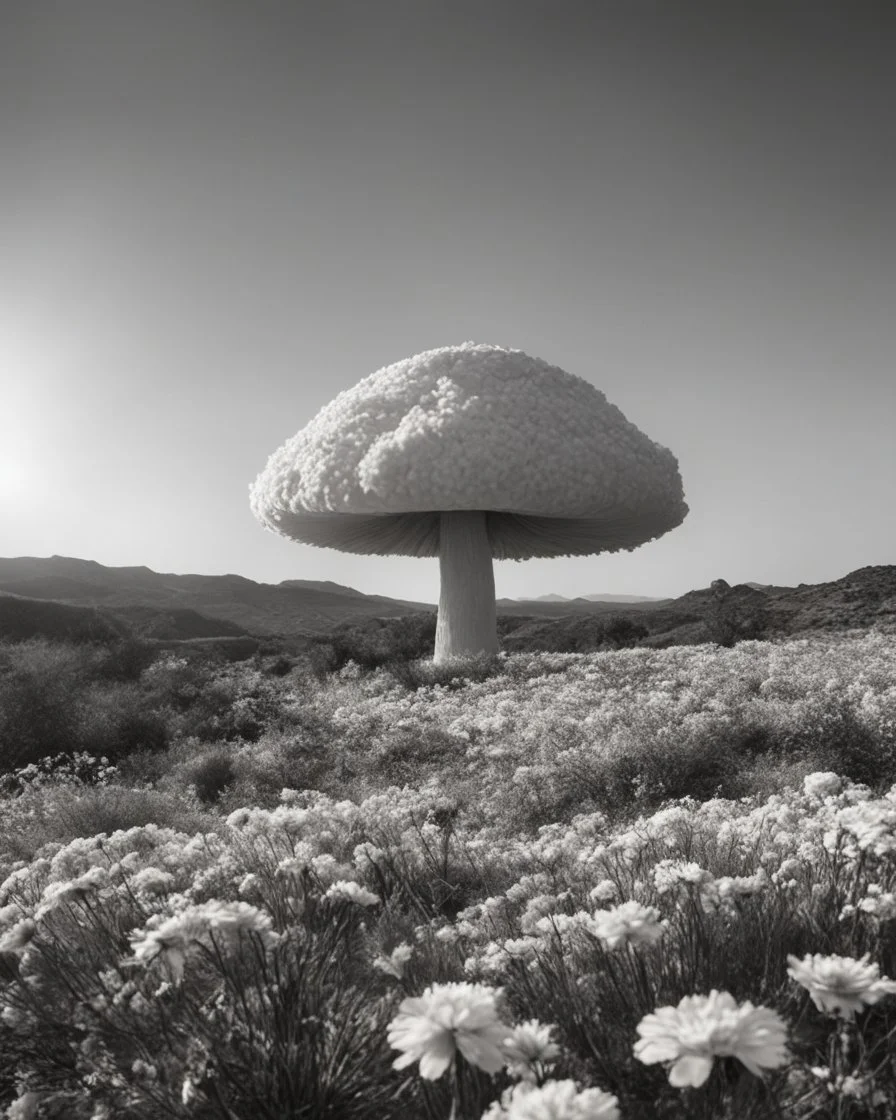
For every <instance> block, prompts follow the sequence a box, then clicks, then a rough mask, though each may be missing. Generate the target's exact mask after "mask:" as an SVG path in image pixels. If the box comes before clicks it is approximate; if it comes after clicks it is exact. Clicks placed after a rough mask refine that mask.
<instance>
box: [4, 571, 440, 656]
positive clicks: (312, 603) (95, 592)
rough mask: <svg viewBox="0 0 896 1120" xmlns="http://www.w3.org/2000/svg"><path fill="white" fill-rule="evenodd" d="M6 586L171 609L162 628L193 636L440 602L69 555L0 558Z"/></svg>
mask: <svg viewBox="0 0 896 1120" xmlns="http://www.w3.org/2000/svg"><path fill="white" fill-rule="evenodd" d="M0 593H6V594H10V595H16V596H20V597H24V598H28V599H32V600H52V601H54V602H59V603H64V604H68V605H72V606H81V607H94V608H101V609H103V610H104V611H106V612H108V613H109V614H110V615H114V616H115V617H121V618H124V619H125V620H126V621H129V622H133V621H134V620H135V616H134V610H135V608H142V610H143V612H144V617H143V619H142V625H143V626H149V627H150V628H152V626H153V623H152V619H151V617H150V615H149V614H146V612H147V611H150V613H151V612H152V611H155V612H156V613H157V614H161V615H164V616H165V624H164V625H163V626H162V629H163V630H164V631H165V632H166V633H170V632H176V631H177V629H178V628H177V626H176V625H173V624H172V623H171V620H172V618H173V619H174V622H175V623H176V622H177V620H178V618H180V620H181V621H182V622H183V623H184V624H185V625H186V627H187V629H188V630H189V631H190V633H189V635H188V636H190V637H198V636H202V637H205V636H211V633H217V634H218V635H220V636H232V635H234V633H235V632H237V633H247V632H248V633H253V634H258V635H271V634H287V635H288V634H300V633H307V632H325V631H327V630H329V629H331V628H332V627H333V626H334V625H336V624H338V623H339V622H342V621H344V620H345V619H346V618H349V617H353V616H358V615H362V616H363V615H378V616H383V617H389V616H397V615H403V614H411V613H415V612H417V611H429V610H435V607H434V606H431V605H430V604H428V603H417V602H412V601H409V600H402V599H389V598H387V597H386V596H383V595H365V594H364V593H363V592H361V591H356V590H355V589H354V588H351V587H343V586H341V585H340V584H337V583H332V582H331V581H322V582H318V581H316V580H300V579H298V580H284V581H283V582H282V583H279V584H268V583H256V582H255V581H254V580H251V579H247V578H246V577H245V576H238V575H233V574H229V575H223V576H203V575H176V574H173V573H166V572H154V571H153V570H152V569H151V568H147V567H145V566H142V565H141V566H138V567H121V568H113V567H105V566H104V565H102V564H98V563H97V562H96V561H95V560H80V559H77V558H75V557H69V556H50V557H33V556H20V557H16V558H12V559H4V558H0ZM177 612H181V613H180V615H178V613H177ZM183 612H193V614H195V615H199V616H202V619H201V620H197V619H196V618H190V617H189V614H185V613H183ZM129 615H130V618H128V616H129ZM208 623H211V624H212V625H211V626H209V625H208ZM172 625H173V630H172ZM234 627H236V631H235V630H234ZM138 628H140V627H138ZM156 629H158V627H156Z"/></svg>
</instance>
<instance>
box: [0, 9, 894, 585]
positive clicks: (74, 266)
mask: <svg viewBox="0 0 896 1120" xmlns="http://www.w3.org/2000/svg"><path fill="white" fill-rule="evenodd" d="M891 7H892V5H888V4H886V3H870V2H867V3H866V2H863V0H848V2H847V0H843V2H842V3H839V4H834V3H825V2H823V0H815V2H811V3H805V4H804V3H796V2H792V3H791V2H787V0H776V2H774V3H764V2H763V0H750V2H743V3H733V2H732V3H726V2H725V0H713V2H706V3H695V2H690V0H668V2H659V0H658V2H656V3H639V2H638V0H619V2H605V0H589V2H588V3H577V2H570V0H544V2H534V0H474V2H467V0H444V2H430V0H413V2H408V3H394V2H392V0H363V2H358V3H351V4H349V3H345V2H342V0H327V2H326V3H318V2H314V3H310V2H302V0H294V2H291V3H286V2H284V3H281V4H272V3H264V2H258V0H253V2H252V3H237V2H228V0H208V2H205V3H200V2H191V0H176V2H175V0H151V2H146V3H137V2H132V0H108V2H99V0H78V2H77V3H73V2H71V0H59V2H57V3H50V2H46V0H4V3H3V5H2V10H0V151H2V163H0V246H2V268H0V287H2V290H0V511H2V517H0V555H4V556H20V555H38V556H46V555H50V554H52V553H59V554H63V555H70V556H81V557H85V558H89V559H94V560H98V561H99V562H100V563H103V564H113V565H115V564H147V565H149V566H150V567H152V568H155V569H156V570H160V571H177V572H188V571H189V572H206V573H221V572H237V573H240V574H242V575H246V576H249V577H251V578H253V579H258V580H265V581H273V582H276V581H278V580H281V579H287V578H294V577H300V578H306V579H333V580H336V581H338V582H342V583H347V584H350V585H352V586H355V587H357V588H359V589H360V590H362V591H366V592H378V593H381V594H386V595H395V596H401V597H407V598H419V599H425V600H429V601H433V602H434V601H435V599H436V598H437V595H438V562H437V561H435V560H411V559H404V558H398V557H396V558H389V559H384V558H374V557H371V558H370V559H367V558H364V557H356V556H351V555H345V554H342V553H338V552H333V551H329V550H318V549H313V548H310V547H305V546H300V545H296V544H292V543H290V542H288V541H286V540H283V539H281V538H279V537H276V536H274V535H272V534H270V533H266V532H265V531H264V530H263V529H262V528H261V527H260V526H259V525H258V524H257V523H256V522H255V520H254V519H253V517H252V515H251V513H250V511H249V505H248V485H249V483H250V482H251V481H252V480H253V479H254V477H255V476H256V474H257V473H258V472H259V471H260V470H261V469H262V467H263V466H264V464H265V462H266V460H267V457H268V455H269V454H270V452H272V451H273V450H274V449H275V448H276V447H277V446H279V445H280V444H281V443H282V442H283V441H284V439H286V438H287V437H289V436H291V435H292V434H293V433H294V432H296V431H297V430H298V429H299V428H301V427H303V426H304V424H305V423H306V422H307V421H308V420H310V419H311V417H312V416H313V415H314V414H315V413H316V412H317V410H318V409H319V408H320V407H321V406H323V405H324V404H326V403H327V402H328V401H329V400H330V399H331V398H332V397H333V396H335V395H336V393H337V392H339V391H340V390H342V389H345V388H348V387H350V386H352V385H354V384H355V383H356V382H357V381H358V380H360V379H361V378H362V377H364V376H366V375H367V374H369V373H372V372H373V371H374V370H376V369H378V368H379V367H381V366H383V365H386V364H388V363H390V362H393V361H397V360H398V359H400V358H403V357H406V356H408V355H410V354H413V353H415V352H417V351H420V350H425V349H430V348H432V347H436V346H445V345H452V344H457V343H460V342H463V341H465V340H467V339H472V340H475V341H477V342H489V343H497V344H499V345H503V346H513V347H518V348H520V349H523V350H526V351H527V352H529V353H532V354H535V355H538V356H539V357H542V358H544V359H546V360H547V361H549V362H552V363H554V364H556V365H559V366H562V367H563V368H564V369H567V370H569V371H570V372H571V373H575V374H578V375H579V376H582V377H585V378H586V379H588V380H589V381H591V382H593V383H594V384H595V385H596V386H597V387H598V388H600V389H602V390H603V391H604V392H605V393H606V394H607V396H608V398H609V399H610V400H611V401H612V402H613V403H614V404H616V405H618V406H619V407H620V408H621V409H622V411H623V412H624V413H625V414H626V416H627V417H628V418H629V419H630V420H632V421H633V422H634V423H635V424H637V425H638V427H639V428H641V429H642V431H644V432H646V433H647V434H648V435H649V436H650V437H651V438H652V439H655V440H656V441H657V442H659V443H661V444H664V445H665V446H667V447H670V448H671V449H672V450H673V451H674V452H675V454H676V455H677V456H678V459H679V462H680V466H681V472H682V476H683V478H684V484H685V494H686V497H687V501H688V504H689V505H690V507H691V512H690V515H689V516H688V518H687V520H686V521H685V522H684V524H683V525H682V526H681V527H680V528H678V529H676V530H674V531H673V532H671V533H669V534H668V535H667V536H666V537H664V538H662V539H661V540H660V541H657V542H654V543H651V544H647V545H645V546H643V547H642V548H641V549H639V550H637V551H636V552H632V553H620V554H615V555H608V556H598V557H590V558H576V559H568V560H553V561H538V560H535V561H529V562H527V563H522V564H519V563H513V562H502V563H497V564H496V566H495V574H496V584H497V591H498V594H499V595H509V596H521V595H525V594H532V595H538V594H543V593H546V592H549V591H554V592H561V593H563V594H567V595H576V594H589V593H596V592H616V593H629V594H645V595H651V594H653V595H676V594H680V593H682V592H684V591H686V590H689V589H690V588H693V587H699V586H706V585H707V584H708V583H709V582H710V580H712V579H714V578H717V577H723V578H725V579H727V580H728V581H729V582H731V583H735V582H739V581H743V580H757V581H760V582H764V583H765V582H774V583H779V584H797V583H800V582H806V583H815V582H819V581H822V580H830V579H836V578H838V577H839V576H841V575H844V574H846V573H847V572H848V571H850V570H852V569H854V568H858V567H861V566H863V565H866V564H886V563H894V562H896V518H894V516H893V513H892V510H893V508H894V503H896V498H894V491H896V440H894V435H893V433H894V429H896V369H894V352H896V214H894V199H896V136H894V118H893V105H894V104H896V68H894V66H893V58H894V57H896V19H894V17H893V15H892V14H891V13H890V8H891Z"/></svg>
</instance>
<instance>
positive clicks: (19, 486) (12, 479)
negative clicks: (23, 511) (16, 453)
mask: <svg viewBox="0 0 896 1120" xmlns="http://www.w3.org/2000/svg"><path fill="white" fill-rule="evenodd" d="M29 486H30V483H29V479H28V471H27V470H26V468H25V464H24V463H23V462H21V461H20V460H18V459H9V458H2V459H0V503H2V504H7V503H11V502H19V501H24V500H25V498H27V496H28V491H29Z"/></svg>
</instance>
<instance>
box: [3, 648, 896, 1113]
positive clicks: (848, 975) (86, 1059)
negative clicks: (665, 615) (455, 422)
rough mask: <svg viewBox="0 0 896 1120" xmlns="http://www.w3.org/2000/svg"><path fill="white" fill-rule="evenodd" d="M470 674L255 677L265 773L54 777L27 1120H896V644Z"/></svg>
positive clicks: (198, 748) (172, 757)
mask: <svg viewBox="0 0 896 1120" xmlns="http://www.w3.org/2000/svg"><path fill="white" fill-rule="evenodd" d="M185 672H186V669H185V668H184V666H183V665H182V664H180V663H178V662H177V661H176V660H175V659H172V658H169V659H167V660H166V661H164V662H159V663H157V664H156V665H154V666H151V667H150V668H149V669H148V670H147V671H146V674H145V676H146V679H147V682H148V683H147V684H146V687H147V688H148V687H153V688H158V687H159V685H158V682H159V679H160V678H161V677H163V676H164V675H165V674H167V675H168V677H169V678H171V679H172V680H175V679H176V678H178V674H183V673H185ZM420 673H421V674H422V675H423V676H424V677H425V670H424V669H421V670H420ZM153 674H155V678H154V677H153ZM471 675H472V678H473V679H472V680H471V679H468V676H465V675H464V673H463V672H462V671H461V669H460V668H459V669H458V674H457V676H456V677H453V678H452V677H451V676H450V675H446V674H445V673H444V672H441V673H440V674H434V676H433V680H435V681H436V683H433V684H429V685H428V684H426V683H425V682H424V684H423V685H422V686H421V687H419V688H417V689H416V691H412V690H410V689H409V688H408V686H407V683H406V682H403V681H402V679H400V677H396V675H395V674H393V673H390V672H389V671H388V670H386V669H383V670H378V671H376V672H371V673H363V672H361V671H360V670H358V669H357V668H356V667H354V666H351V665H350V666H348V667H347V668H346V669H343V670H342V671H340V672H339V673H337V674H334V675H332V676H330V677H328V678H326V679H324V680H320V681H311V680H309V679H307V678H304V677H300V676H299V675H295V674H294V675H292V676H282V677H272V676H266V675H265V674H264V673H263V671H262V670H260V669H254V670H250V669H247V668H240V667H235V666H231V667H227V668H225V669H222V670H221V673H220V677H221V679H220V681H219V682H218V687H220V688H226V689H228V690H229V691H228V697H229V701H228V703H230V705H231V708H232V711H231V712H230V715H229V716H228V718H229V719H230V720H231V722H233V721H234V720H236V719H237V717H239V719H244V720H249V719H250V717H252V718H253V719H254V720H255V723H256V725H261V724H263V725H264V726H263V731H262V733H261V734H259V735H258V736H257V738H256V740H255V741H254V742H252V743H248V742H245V741H242V740H241V739H240V738H239V737H238V736H237V737H235V738H233V739H232V740H231V741H229V742H228V743H226V744H224V745H222V744H217V745H216V746H215V747H214V749H215V751H216V752H217V753H216V754H215V755H214V756H212V755H211V754H209V753H208V752H209V751H211V750H212V746H213V744H206V745H203V744H197V743H196V742H195V741H194V740H193V739H191V738H190V737H189V736H185V737H184V739H183V741H182V742H180V743H175V744H174V745H173V746H172V747H171V748H170V750H169V751H168V752H167V754H165V755H164V756H163V757H162V760H161V762H159V761H158V760H156V763H155V764H154V766H155V768H154V769H153V765H151V763H150V761H147V760H146V759H143V760H142V761H141V762H140V764H139V766H137V765H136V764H131V766H130V769H129V768H128V765H126V760H123V761H122V762H121V764H120V766H119V767H117V768H116V767H113V766H105V767H104V766H101V765H99V764H92V763H91V762H90V760H84V759H82V760H81V772H82V776H81V777H72V776H70V775H71V772H69V776H68V777H66V774H65V773H64V772H63V773H61V774H58V775H56V776H52V775H51V776H50V777H42V776H41V774H40V772H39V770H38V769H37V768H32V769H31V770H30V771H29V772H27V773H23V775H22V776H21V780H20V782H19V786H18V788H17V790H16V794H15V796H12V795H10V796H9V797H8V798H7V799H6V801H5V803H4V806H3V808H4V810H5V812H4V818H3V822H2V825H0V875H3V876H4V881H3V882H2V884H0V1054H2V1056H3V1057H2V1062H3V1064H2V1065H0V1107H4V1108H6V1116H7V1117H8V1118H9V1120H28V1118H38V1117H40V1118H48V1117H54V1118H55V1117H59V1118H62V1117H66V1118H72V1120H119V1118H120V1120H157V1118H163V1117H176V1118H184V1120H186V1118H188V1117H190V1118H201V1120H206V1118H208V1120H245V1118H246V1117H250V1116H251V1117H258V1118H259V1120H293V1118H303V1120H304V1118H308V1120H312V1118H329V1120H340V1118H346V1120H351V1118H354V1117H359V1118H360V1117H373V1118H383V1120H399V1118H408V1120H416V1118H420V1120H436V1118H438V1120H447V1118H448V1117H452V1118H453V1120H468V1118H469V1120H480V1118H484V1120H613V1118H619V1120H653V1118H670V1120H671V1118H681V1120H684V1118H687V1120H710V1118H723V1120H724V1118H727V1120H742V1118H746V1120H749V1118H755V1120H760V1118H763V1120H764V1118H769V1117H782V1118H783V1117H786V1118H791V1117H792V1118H794V1120H796V1118H799V1120H808V1118H809V1117H818V1118H824V1117H837V1118H847V1117H849V1118H856V1120H859V1118H865V1117H870V1118H875V1120H884V1118H886V1117H888V1116H891V1115H893V1111H894V1107H896V1047H894V1038H893V1035H894V1031H896V980H894V979H890V978H891V977H894V978H896V786H893V787H892V788H888V786H889V781H890V780H892V777H890V778H888V771H887V761H888V760H889V759H892V758H893V756H894V753H896V640H894V637H893V636H892V635H890V634H886V633H883V632H881V631H879V630H873V631H870V632H866V633H854V634H850V635H845V636H839V637H834V636H831V637H818V638H813V639H811V640H799V641H787V642H780V643H766V642H744V643H741V644H739V645H738V646H736V647H734V648H732V649H718V648H714V647H709V646H700V647H691V648H673V649H669V650H662V651H654V650H640V649H637V650H622V651H618V652H614V653H600V654H591V655H573V654H568V655H560V654H542V655H534V654H530V655H520V656H514V657H508V658H502V659H500V660H499V662H498V663H497V665H495V666H494V667H493V668H492V671H491V672H489V673H487V674H486V673H483V672H476V673H472V674H471ZM477 677H480V678H482V679H477ZM436 678H438V679H436ZM203 752H206V755H207V756H208V757H214V758H215V759H216V760H218V761H217V763H216V765H217V764H220V759H221V757H222V752H223V753H224V755H226V760H227V766H226V767H225V771H226V774H227V776H228V780H227V783H226V788H224V789H223V791H222V792H221V795H220V797H218V798H217V799H216V800H215V801H214V803H211V802H209V803H206V802H204V801H203V800H202V799H201V798H200V797H199V796H198V793H197V785H196V784H195V783H194V784H192V785H191V783H190V780H189V779H190V776H191V775H192V776H193V777H194V778H195V777H196V775H197V774H198V773H199V771H197V770H196V762H195V757H196V755H197V754H200V755H201V754H202V753H203ZM140 766H142V767H143V771H142V773H143V777H142V778H141V779H139V780H138V776H139V773H138V772H139V771H140ZM85 774H88V775H89V781H85V778H84V775H85ZM890 774H892V771H890ZM309 775H313V776H314V777H315V779H316V780H315V782H314V787H315V788H310V787H311V783H310V782H309V781H308V777H309ZM129 798H130V799H132V800H131V801H129V800H128V799H129ZM141 799H142V800H141ZM153 799H155V800H153ZM137 800H140V803H141V804H142V805H144V807H145V806H146V805H147V804H149V805H152V804H157V805H158V806H160V807H161V806H164V807H165V812H166V814H167V816H166V820H167V821H168V823H166V824H157V823H142V824H139V825H134V826H132V827H123V828H117V829H110V828H107V829H106V830H105V831H97V834H96V835H87V834H86V832H85V831H84V828H83V825H82V826H81V827H80V833H78V831H76V829H77V827H78V826H77V824H76V823H75V822H83V821H86V820H91V819H92V820H95V821H103V820H105V819H107V817H108V813H111V812H112V810H111V809H108V811H107V810H105V809H104V806H106V805H107V804H108V805H109V806H111V805H113V804H115V805H118V806H119V811H121V810H120V806H121V805H126V804H131V803H132V802H133V803H134V804H136V802H137ZM172 806H173V807H172ZM104 812H107V817H104V816H103V813H104ZM91 814H92V816H91ZM181 818H182V819H181ZM66 829H67V832H66ZM54 830H55V831H54ZM47 836H53V837H54V838H53V839H46V837H47ZM38 841H41V842H40V843H38ZM29 844H30V845H31V848H29V847H28V845H29ZM32 849H33V850H32Z"/></svg>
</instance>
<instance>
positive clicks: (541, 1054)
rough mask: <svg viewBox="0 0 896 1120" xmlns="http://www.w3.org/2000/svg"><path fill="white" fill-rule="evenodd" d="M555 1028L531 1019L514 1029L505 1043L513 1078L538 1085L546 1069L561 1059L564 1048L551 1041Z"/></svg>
mask: <svg viewBox="0 0 896 1120" xmlns="http://www.w3.org/2000/svg"><path fill="white" fill-rule="evenodd" d="M554 1029H555V1028H554V1027H552V1026H550V1025H547V1024H545V1023H541V1022H539V1021H538V1019H527V1020H526V1021H525V1022H523V1023H518V1024H517V1025H516V1026H515V1027H513V1028H512V1029H511V1030H510V1032H509V1034H508V1035H507V1037H506V1038H505V1039H504V1042H503V1048H504V1058H505V1061H506V1064H507V1071H508V1073H509V1074H510V1076H511V1077H516V1078H522V1079H523V1080H526V1081H534V1080H536V1079H537V1078H538V1077H539V1076H540V1075H543V1070H544V1067H546V1066H547V1065H549V1064H550V1063H552V1062H554V1061H556V1059H557V1058H559V1057H560V1047H559V1046H558V1045H557V1043H556V1042H554V1041H553V1039H552V1038H551V1033H552V1032H553V1031H554Z"/></svg>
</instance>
